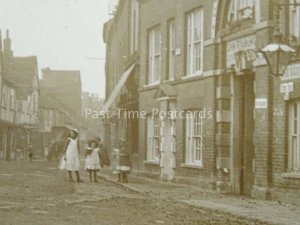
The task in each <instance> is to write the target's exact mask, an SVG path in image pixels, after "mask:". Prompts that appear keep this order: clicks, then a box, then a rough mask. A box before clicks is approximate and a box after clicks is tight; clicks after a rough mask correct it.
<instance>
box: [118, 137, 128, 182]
mask: <svg viewBox="0 0 300 225" xmlns="http://www.w3.org/2000/svg"><path fill="white" fill-rule="evenodd" d="M118 154H119V156H118V163H117V167H116V169H117V171H118V182H124V183H127V182H128V173H130V171H131V160H130V154H129V152H128V144H127V142H126V141H125V140H124V139H120V140H119V149H118Z"/></svg>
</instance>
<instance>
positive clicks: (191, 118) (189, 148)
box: [185, 110, 203, 166]
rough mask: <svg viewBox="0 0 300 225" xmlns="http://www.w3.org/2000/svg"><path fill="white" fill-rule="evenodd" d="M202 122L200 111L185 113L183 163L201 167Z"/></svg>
mask: <svg viewBox="0 0 300 225" xmlns="http://www.w3.org/2000/svg"><path fill="white" fill-rule="evenodd" d="M202 126H203V121H202V117H201V115H200V110H193V111H187V113H186V154H185V163H186V164H192V165H198V166H202V152H203V131H202Z"/></svg>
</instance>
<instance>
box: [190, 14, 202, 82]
mask: <svg viewBox="0 0 300 225" xmlns="http://www.w3.org/2000/svg"><path fill="white" fill-rule="evenodd" d="M187 27H188V29H187V75H188V76H190V75H197V74H198V73H201V72H202V69H203V68H202V65H203V10H202V9H201V8H198V9H196V10H194V11H192V12H190V13H189V14H188V17H187Z"/></svg>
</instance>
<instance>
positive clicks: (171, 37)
mask: <svg viewBox="0 0 300 225" xmlns="http://www.w3.org/2000/svg"><path fill="white" fill-rule="evenodd" d="M175 37H176V34H175V24H174V19H172V20H170V21H169V23H168V80H174V78H175V43H176V39H175Z"/></svg>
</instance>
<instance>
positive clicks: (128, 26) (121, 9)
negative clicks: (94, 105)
mask: <svg viewBox="0 0 300 225" xmlns="http://www.w3.org/2000/svg"><path fill="white" fill-rule="evenodd" d="M103 29H104V32H103V33H104V36H103V39H104V42H105V43H106V47H107V48H106V102H105V104H104V106H103V111H104V112H108V113H107V114H106V116H105V121H104V129H105V138H104V142H105V145H106V147H107V149H110V150H111V149H113V148H115V147H116V146H117V140H118V139H119V138H124V139H126V140H127V142H128V144H129V147H130V149H131V150H132V154H135V153H137V150H138V136H139V131H138V119H137V118H135V117H131V118H128V117H126V116H124V114H126V112H127V111H132V112H133V111H136V112H137V111H138V79H139V56H138V46H139V45H138V44H139V43H138V40H139V36H138V34H139V33H138V31H139V7H138V3H137V1H136V0H130V1H120V2H119V5H118V7H117V10H116V11H115V15H114V17H113V18H112V19H111V20H109V21H108V22H107V23H106V24H105V25H104V28H103Z"/></svg>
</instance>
